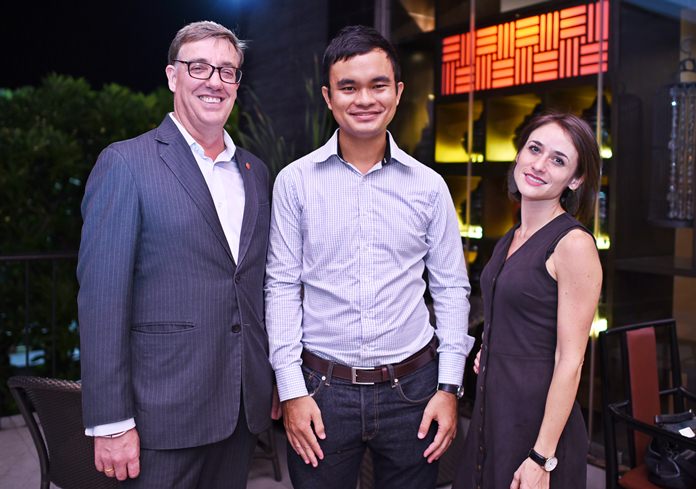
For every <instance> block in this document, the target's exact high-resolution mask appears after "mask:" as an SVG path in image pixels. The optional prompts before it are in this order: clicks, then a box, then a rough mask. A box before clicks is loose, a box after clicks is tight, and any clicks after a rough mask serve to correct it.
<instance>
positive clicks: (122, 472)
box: [114, 461, 128, 481]
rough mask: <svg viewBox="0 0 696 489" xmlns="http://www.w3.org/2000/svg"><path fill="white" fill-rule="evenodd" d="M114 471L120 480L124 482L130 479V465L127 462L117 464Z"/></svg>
mask: <svg viewBox="0 0 696 489" xmlns="http://www.w3.org/2000/svg"><path fill="white" fill-rule="evenodd" d="M114 471H115V474H116V478H117V479H118V480H120V481H124V480H126V479H128V464H127V463H126V462H125V461H119V462H116V464H115V465H114Z"/></svg>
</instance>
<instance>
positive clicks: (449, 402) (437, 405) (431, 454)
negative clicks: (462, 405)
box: [418, 391, 457, 463]
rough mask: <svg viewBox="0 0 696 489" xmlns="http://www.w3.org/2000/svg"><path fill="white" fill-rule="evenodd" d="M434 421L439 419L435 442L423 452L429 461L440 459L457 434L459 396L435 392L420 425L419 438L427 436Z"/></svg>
mask: <svg viewBox="0 0 696 489" xmlns="http://www.w3.org/2000/svg"><path fill="white" fill-rule="evenodd" d="M433 421H437V433H435V439H434V440H433V442H432V443H431V444H430V445H429V446H428V448H426V449H425V452H423V456H424V457H426V458H427V459H428V463H432V462H434V461H435V460H437V459H439V458H440V457H441V456H442V454H443V453H445V451H447V449H448V448H449V446H450V445H451V444H452V441H453V440H454V437H455V436H456V435H457V396H455V395H454V394H451V393H449V392H444V391H437V392H436V393H435V395H434V396H433V397H432V399H430V401H428V404H427V406H425V411H423V419H421V424H420V426H419V427H418V438H419V439H421V440H422V439H423V438H425V436H426V435H427V434H428V430H429V429H430V424H431V423H432V422H433Z"/></svg>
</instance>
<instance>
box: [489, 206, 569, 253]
mask: <svg viewBox="0 0 696 489" xmlns="http://www.w3.org/2000/svg"><path fill="white" fill-rule="evenodd" d="M566 215H568V213H567V212H562V213H561V214H559V215H557V216H556V217H554V218H553V219H551V220H550V221H549V222H547V223H546V224H544V225H543V226H541V227H540V228H539V229H537V230H536V231H534V234H532V235H531V236H530V237H529V238H527V240H526V241H525V242H524V243H522V244H521V245H520V247H519V248H517V249H516V250H515V251H513V252H512V254H510V256H508V252H509V251H510V246H511V245H512V241H513V240H514V239H515V232H517V230H518V229H519V227H520V226H521V225H522V223H521V222H518V223H517V224H516V225H515V227H514V228H512V230H511V232H510V238H509V240H508V243H507V245H506V246H505V259H504V260H503V263H507V261H508V260H510V258H512V257H513V256H515V255H517V254H518V253H519V251H520V250H522V249H523V248H524V247H525V246H527V244H528V243H529V242H530V241H532V240H533V239H534V237H535V236H537V235H539V233H540V232H541V231H542V230H543V229H545V228H546V227H548V226H549V225H550V224H551V223H552V222H555V221H557V220H558V219H560V218H561V217H563V216H566Z"/></svg>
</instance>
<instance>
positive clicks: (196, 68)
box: [189, 63, 210, 75]
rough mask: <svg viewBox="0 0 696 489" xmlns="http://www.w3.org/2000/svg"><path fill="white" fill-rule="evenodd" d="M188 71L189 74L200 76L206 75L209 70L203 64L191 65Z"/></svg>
mask: <svg viewBox="0 0 696 489" xmlns="http://www.w3.org/2000/svg"><path fill="white" fill-rule="evenodd" d="M189 69H190V70H191V73H193V74H194V75H202V74H205V73H208V70H209V69H210V68H209V67H208V65H206V64H203V63H191V66H190V67H189Z"/></svg>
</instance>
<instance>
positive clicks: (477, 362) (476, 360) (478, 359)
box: [474, 348, 481, 375]
mask: <svg viewBox="0 0 696 489" xmlns="http://www.w3.org/2000/svg"><path fill="white" fill-rule="evenodd" d="M480 362H481V349H480V348H479V351H478V352H477V353H476V358H474V373H475V374H476V375H478V373H479V365H480Z"/></svg>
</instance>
